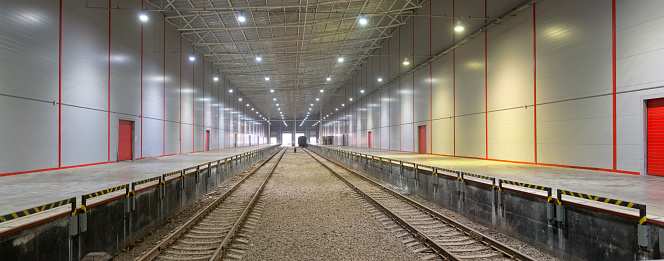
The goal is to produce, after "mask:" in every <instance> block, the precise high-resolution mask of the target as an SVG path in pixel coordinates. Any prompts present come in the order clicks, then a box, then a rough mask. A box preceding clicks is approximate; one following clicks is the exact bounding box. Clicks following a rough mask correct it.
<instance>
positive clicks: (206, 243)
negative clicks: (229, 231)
mask: <svg viewBox="0 0 664 261" xmlns="http://www.w3.org/2000/svg"><path fill="white" fill-rule="evenodd" d="M221 241H224V240H223V239H222V240H214V241H189V240H182V241H180V244H187V245H209V244H219V243H221Z"/></svg>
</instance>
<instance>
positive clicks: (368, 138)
mask: <svg viewBox="0 0 664 261" xmlns="http://www.w3.org/2000/svg"><path fill="white" fill-rule="evenodd" d="M368 134H369V135H367V136H368V137H367V145H368V146H367V147H368V148H371V132H369V133H368Z"/></svg>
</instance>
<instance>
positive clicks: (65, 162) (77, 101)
mask: <svg viewBox="0 0 664 261" xmlns="http://www.w3.org/2000/svg"><path fill="white" fill-rule="evenodd" d="M86 11H87V10H86V8H85V7H84V6H81V5H80V4H77V3H75V2H63V11H62V74H61V75H62V102H63V103H64V104H69V105H73V106H82V107H84V108H79V107H70V106H63V108H62V149H61V151H62V166H75V165H83V164H89V163H99V162H107V161H108V116H107V115H108V114H107V113H105V112H101V111H95V110H108V11H107V10H94V11H90V12H86Z"/></svg>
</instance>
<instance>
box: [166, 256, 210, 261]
mask: <svg viewBox="0 0 664 261" xmlns="http://www.w3.org/2000/svg"><path fill="white" fill-rule="evenodd" d="M159 259H162V260H179V261H198V260H208V259H210V257H209V256H207V257H198V258H197V257H189V258H182V257H171V256H161V257H159Z"/></svg>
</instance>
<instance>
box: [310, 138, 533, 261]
mask: <svg viewBox="0 0 664 261" xmlns="http://www.w3.org/2000/svg"><path fill="white" fill-rule="evenodd" d="M305 151H306V152H307V153H308V154H309V155H311V157H313V158H314V159H315V160H316V161H318V163H320V164H321V165H322V166H323V167H325V168H326V169H328V170H329V171H330V172H332V173H333V174H334V175H336V176H337V177H338V178H339V179H341V180H342V181H343V182H344V183H346V184H347V185H348V186H350V187H351V188H352V189H353V190H355V191H356V192H357V193H358V194H360V195H361V196H362V197H363V198H364V199H366V200H367V201H369V202H370V203H371V204H372V205H374V206H375V207H376V208H378V209H379V210H380V211H381V212H383V213H384V214H385V215H387V216H388V217H389V218H390V219H392V220H393V221H394V222H396V223H397V224H398V225H399V226H400V227H402V228H403V229H404V230H406V231H407V232H408V233H403V234H402V235H403V238H404V241H403V242H404V243H405V242H409V241H415V240H412V239H410V240H409V239H408V237H410V238H412V237H414V238H415V239H416V240H417V241H419V242H421V243H423V244H424V245H425V246H426V248H422V249H420V250H418V251H423V252H424V251H426V252H428V253H430V255H428V256H426V257H425V259H430V258H431V259H434V258H436V259H437V258H443V259H444V260H534V259H533V258H531V257H529V256H527V255H525V254H522V253H520V252H518V251H517V250H515V249H513V248H510V247H508V246H506V245H505V244H503V243H500V242H498V241H495V240H493V239H491V238H489V237H487V236H484V235H482V234H481V233H479V232H477V231H474V230H473V229H471V228H469V227H467V226H465V225H463V224H460V223H458V222H456V221H454V220H451V219H450V218H448V217H446V216H444V215H442V214H440V213H438V212H436V211H434V210H432V209H430V208H428V207H426V206H424V205H422V204H420V203H418V202H415V201H414V200H412V199H410V198H407V197H405V196H403V195H401V194H399V193H398V192H395V191H393V190H391V189H389V188H387V187H385V186H383V185H381V184H379V183H377V182H375V181H373V180H371V179H369V178H366V177H365V176H363V175H361V174H359V173H357V172H355V171H353V170H350V169H349V168H346V167H344V166H342V165H340V164H338V163H336V162H334V161H332V160H330V159H328V158H327V157H325V156H322V155H320V154H318V153H315V152H313V151H312V152H313V154H315V155H316V156H314V155H313V154H312V153H309V150H305ZM333 168H334V170H333Z"/></svg>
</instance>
